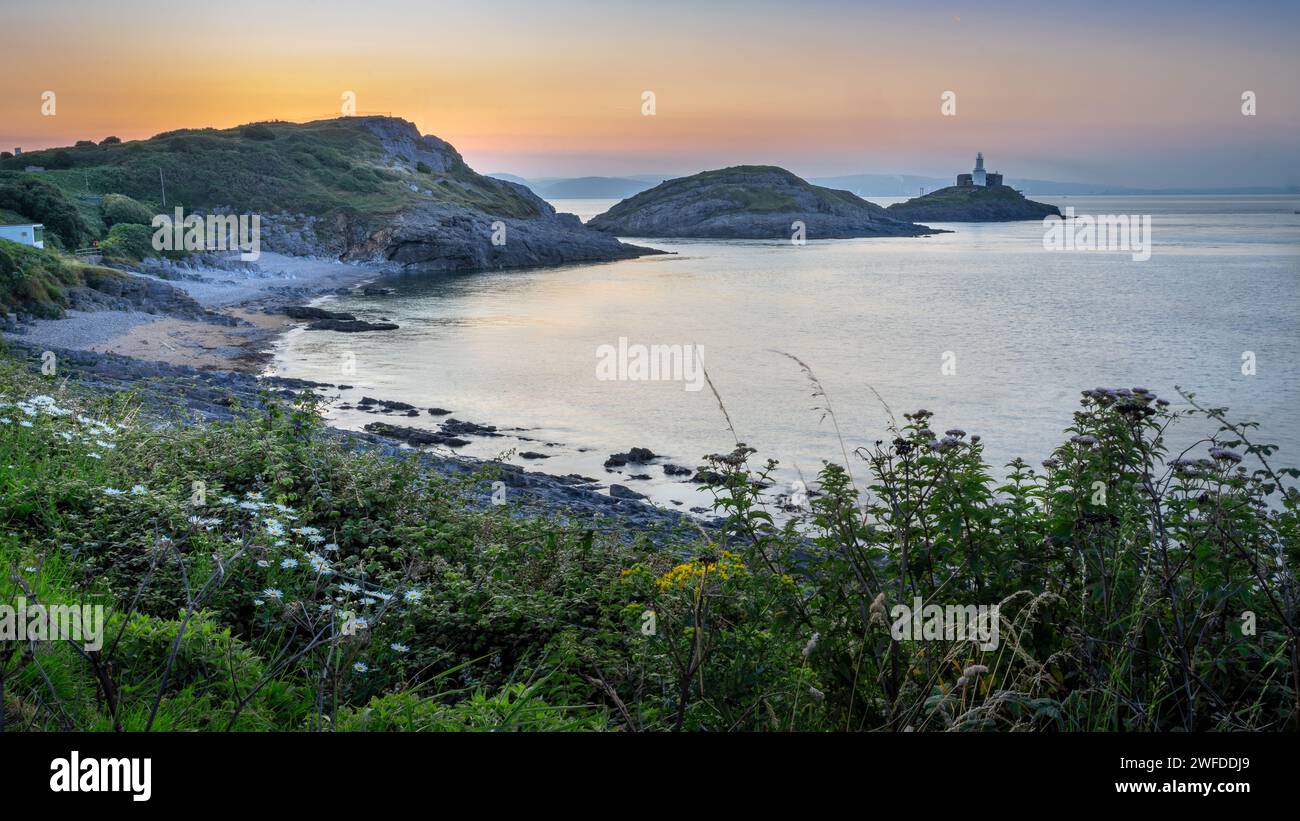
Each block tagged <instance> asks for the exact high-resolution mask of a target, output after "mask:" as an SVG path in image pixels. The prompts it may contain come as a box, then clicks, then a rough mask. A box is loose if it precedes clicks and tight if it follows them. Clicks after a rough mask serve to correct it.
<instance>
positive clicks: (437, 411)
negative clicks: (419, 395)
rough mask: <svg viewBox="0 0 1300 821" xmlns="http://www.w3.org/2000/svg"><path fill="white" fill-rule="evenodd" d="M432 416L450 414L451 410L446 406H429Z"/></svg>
mask: <svg viewBox="0 0 1300 821" xmlns="http://www.w3.org/2000/svg"><path fill="white" fill-rule="evenodd" d="M429 415H430V416H450V415H451V411H449V410H447V409H446V408H429Z"/></svg>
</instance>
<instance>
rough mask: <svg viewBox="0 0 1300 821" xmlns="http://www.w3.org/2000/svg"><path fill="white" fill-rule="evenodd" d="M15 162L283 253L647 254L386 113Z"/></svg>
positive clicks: (6, 165)
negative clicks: (247, 220)
mask: <svg viewBox="0 0 1300 821" xmlns="http://www.w3.org/2000/svg"><path fill="white" fill-rule="evenodd" d="M19 159H21V161H22V162H23V163H26V164H32V165H37V166H42V167H45V168H47V169H49V170H47V171H44V172H39V176H40V177H41V178H42V179H44V180H46V181H48V182H51V183H53V184H54V185H56V186H59V187H60V188H62V189H64V190H65V191H66V192H68V193H69V195H71V194H72V193H74V192H76V193H79V192H83V191H84V188H85V186H86V184H87V182H89V183H90V185H91V187H92V190H95V191H99V192H104V193H117V194H125V195H127V196H129V197H132V198H134V199H136V200H138V201H140V202H141V203H144V204H145V206H146V207H147V208H148V209H150V210H151V211H152V212H154V213H167V214H171V213H173V209H175V208H177V207H181V208H183V209H184V210H185V212H186V214H207V213H227V214H250V215H251V214H256V215H258V216H259V217H260V220H261V228H262V238H261V239H262V244H263V247H264V248H266V249H267V250H271V251H280V252H284V253H290V254H299V255H304V254H305V255H321V256H334V257H338V258H341V259H347V260H367V261H392V262H396V263H400V264H402V265H406V266H427V267H429V268H431V269H434V270H447V271H463V270H473V269H480V268H513V267H522V266H531V265H555V264H559V263H566V262H578V261H599V260H611V259H622V258H626V257H634V256H639V255H641V254H646V253H657V252H654V251H650V250H648V249H640V248H634V247H632V246H630V245H625V244H623V243H620V242H619V241H618V240H617V239H615V238H613V237H611V236H609V235H607V234H603V233H600V232H598V231H593V230H590V229H588V228H586V227H584V226H583V225H582V224H581V222H580V221H579V220H578V219H577V217H574V216H571V215H567V214H557V213H556V212H555V209H554V208H552V207H551V206H550V205H549V204H547V203H546V201H544V200H542V199H541V198H540V197H538V196H537V195H536V194H534V193H533V192H532V191H530V190H528V188H526V187H524V186H522V185H518V184H516V183H512V182H507V181H505V180H498V179H493V178H491V177H486V176H483V175H481V174H478V173H477V172H475V171H474V170H473V169H472V168H470V167H469V166H468V165H467V164H466V163H465V161H464V159H463V158H462V157H461V155H460V154H459V152H457V151H456V149H455V148H453V147H452V146H451V145H450V144H449V143H447V142H446V141H444V140H441V139H439V138H437V137H434V136H429V135H422V134H420V132H419V130H418V129H417V128H416V127H415V125H414V124H413V123H410V122H407V121H406V120H402V119H399V118H396V117H341V118H338V119H332V120H320V121H317V122H311V123H303V124H297V123H285V122H268V123H254V124H250V125H245V126H240V127H237V128H231V129H224V130H218V129H211V128H205V129H184V130H180V131H170V132H166V133H163V134H159V135H157V136H155V137H152V138H150V139H148V140H137V141H134V142H127V143H121V144H106V145H86V146H79V147H74V148H62V149H49V150H46V151H34V152H29V153H28V154H24V155H23V156H22V157H21V158H10V159H5V160H0V168H3V169H8V170H16V169H18V165H16V162H17V161H18V160H19ZM160 176H161V180H162V184H160ZM163 184H165V186H166V206H165V207H164V206H163V202H162V192H163V188H162V185H163ZM91 227H92V228H93V227H94V226H91ZM91 233H92V235H93V234H94V233H95V232H94V231H91Z"/></svg>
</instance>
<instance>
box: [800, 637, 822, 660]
mask: <svg viewBox="0 0 1300 821" xmlns="http://www.w3.org/2000/svg"><path fill="white" fill-rule="evenodd" d="M821 638H822V634H821V633H813V634H812V638H810V639H808V643H807V644H805V645H804V646H803V657H804V658H808V657H809V656H811V655H812V654H813V651H814V650H816V649H817V642H819V641H821Z"/></svg>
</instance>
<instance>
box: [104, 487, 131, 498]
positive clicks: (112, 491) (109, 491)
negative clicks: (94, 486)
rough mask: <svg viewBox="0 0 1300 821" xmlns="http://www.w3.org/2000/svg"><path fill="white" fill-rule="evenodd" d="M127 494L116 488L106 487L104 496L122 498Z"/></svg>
mask: <svg viewBox="0 0 1300 821" xmlns="http://www.w3.org/2000/svg"><path fill="white" fill-rule="evenodd" d="M125 492H126V491H122V490H118V489H117V488H115V487H106V488H104V495H105V496H121V495H122V494H123V493H125Z"/></svg>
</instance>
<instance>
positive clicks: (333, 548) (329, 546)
mask: <svg viewBox="0 0 1300 821" xmlns="http://www.w3.org/2000/svg"><path fill="white" fill-rule="evenodd" d="M338 549H339V546H338V545H336V544H335V543H334V542H330V543H329V544H327V545H325V550H328V551H330V552H334V551H336V550H338Z"/></svg>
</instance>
